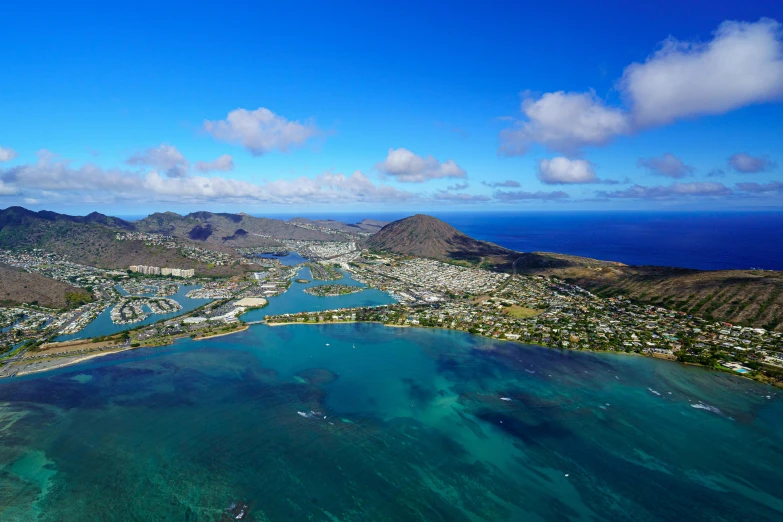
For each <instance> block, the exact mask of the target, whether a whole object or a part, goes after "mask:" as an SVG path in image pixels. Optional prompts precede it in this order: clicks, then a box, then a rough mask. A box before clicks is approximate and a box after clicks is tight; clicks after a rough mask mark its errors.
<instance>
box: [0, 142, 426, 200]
mask: <svg viewBox="0 0 783 522" xmlns="http://www.w3.org/2000/svg"><path fill="white" fill-rule="evenodd" d="M0 194H3V195H16V194H21V195H22V196H24V197H31V198H37V199H40V200H44V201H45V200H51V199H53V198H55V197H56V198H60V199H62V200H63V201H78V202H82V203H85V202H91V203H111V202H136V201H145V202H149V201H161V202H174V203H183V202H191V203H200V202H205V203H227V202H228V203H233V202H236V203H247V204H257V203H276V204H288V203H362V202H368V203H373V202H394V201H409V200H414V199H416V198H417V197H418V196H417V195H416V194H413V193H410V192H406V191H403V190H399V189H397V188H394V187H391V186H388V185H382V184H375V183H373V182H372V181H371V180H370V179H369V178H368V177H367V176H366V175H365V174H364V173H362V172H360V171H356V172H354V173H353V174H351V175H344V174H341V173H330V172H327V173H324V174H321V175H319V176H316V177H314V178H307V177H300V178H298V179H295V180H277V181H272V182H268V183H264V184H256V183H251V182H248V181H244V180H239V179H231V178H225V177H220V176H212V177H206V176H188V177H171V176H168V175H165V174H161V173H160V172H158V171H157V170H151V171H149V172H147V173H141V172H138V171H123V170H119V169H103V168H101V167H98V166H96V165H93V164H85V165H83V166H79V167H73V166H71V165H70V163H69V162H68V161H65V160H59V159H57V158H56V157H55V156H54V155H53V154H51V153H49V152H48V151H41V153H39V159H38V161H37V162H36V163H35V164H30V165H20V166H16V167H12V168H9V169H6V170H0Z"/></svg>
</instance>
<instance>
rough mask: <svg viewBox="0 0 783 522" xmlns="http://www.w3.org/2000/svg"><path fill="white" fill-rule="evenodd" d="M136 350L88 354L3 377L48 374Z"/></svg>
mask: <svg viewBox="0 0 783 522" xmlns="http://www.w3.org/2000/svg"><path fill="white" fill-rule="evenodd" d="M136 348H142V347H141V346H134V347H130V346H129V347H127V348H121V349H119V350H112V351H110V352H108V351H107V352H99V353H93V354H90V355H84V356H80V357H78V358H77V359H74V360H72V361H65V362H63V363H61V364H56V365H54V366H47V367H45V368H37V369H35V370H23V371H20V372H17V373H15V374H13V375H7V376H5V377H21V376H23V375H31V374H34V373H42V372H48V371H50V370H57V369H58V368H65V367H66V366H72V365H74V364H78V363H80V362H84V361H89V360H90V359H96V358H98V357H103V356H105V355H111V354H114V353H122V352H127V351H129V350H135V349H136ZM66 357H67V356H66Z"/></svg>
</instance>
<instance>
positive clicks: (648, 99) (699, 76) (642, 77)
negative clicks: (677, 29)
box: [620, 18, 783, 126]
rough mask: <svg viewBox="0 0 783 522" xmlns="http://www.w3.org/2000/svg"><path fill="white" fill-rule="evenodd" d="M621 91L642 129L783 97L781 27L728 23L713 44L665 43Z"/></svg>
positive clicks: (626, 78)
mask: <svg viewBox="0 0 783 522" xmlns="http://www.w3.org/2000/svg"><path fill="white" fill-rule="evenodd" d="M620 88H621V90H622V92H623V93H624V94H625V96H627V98H628V100H629V102H630V105H631V109H632V111H633V118H634V122H635V124H636V125H638V126H653V125H662V124H666V123H671V122H672V121H674V120H677V119H680V118H688V117H694V116H702V115H707V114H723V113H725V112H728V111H730V110H732V109H737V108H739V107H743V106H745V105H750V104H754V103H761V102H767V101H772V100H776V99H779V98H780V97H781V96H783V44H781V35H780V24H779V23H778V22H776V21H775V20H770V19H768V18H763V19H761V20H759V21H758V22H755V23H747V22H732V21H727V22H723V23H722V24H721V25H720V26H719V27H718V29H717V30H716V31H715V33H714V36H713V39H712V40H710V41H709V42H707V43H698V42H683V41H679V40H676V39H674V38H668V39H667V40H665V41H664V42H663V44H662V46H661V48H660V49H659V50H658V51H656V52H655V53H653V54H652V56H650V57H649V58H647V60H646V61H645V62H644V63H634V64H631V65H629V66H628V67H627V68H626V69H625V71H624V72H623V77H622V79H621V80H620Z"/></svg>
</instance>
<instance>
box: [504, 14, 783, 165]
mask: <svg viewBox="0 0 783 522" xmlns="http://www.w3.org/2000/svg"><path fill="white" fill-rule="evenodd" d="M617 87H618V90H619V92H620V94H621V95H622V98H623V99H624V100H625V103H626V107H624V108H623V107H611V106H609V105H607V104H606V103H605V102H604V101H603V100H601V99H600V98H598V97H597V96H596V95H595V94H594V93H593V92H563V91H557V92H549V93H545V94H543V95H542V96H540V97H538V98H531V97H529V96H526V97H525V100H524V101H523V103H522V114H523V116H524V118H523V119H522V120H519V121H516V123H515V125H514V127H512V128H510V129H506V130H503V131H501V133H500V152H501V153H502V154H507V155H517V154H524V153H526V152H527V151H528V149H529V148H530V147H531V146H532V145H533V144H540V145H543V146H544V147H546V148H547V149H549V150H554V151H558V152H561V153H564V154H568V155H573V154H577V153H579V152H580V151H581V149H582V148H584V147H586V146H600V145H605V144H607V143H609V142H610V141H612V139H614V138H615V137H617V136H620V135H623V134H629V133H632V132H636V131H639V130H641V129H644V128H649V127H653V126H659V125H665V124H669V123H672V122H674V121H676V120H679V119H683V118H692V117H697V116H703V115H713V114H723V113H726V112H728V111H731V110H733V109H738V108H740V107H744V106H747V105H751V104H756V103H764V102H770V101H775V100H779V99H781V98H783V41H782V40H781V26H780V24H779V23H778V22H777V21H775V20H771V19H768V18H763V19H761V20H759V21H758V22H755V23H747V22H732V21H726V22H724V23H722V24H721V25H720V26H719V27H718V29H717V30H716V31H715V33H714V36H713V38H712V40H710V41H709V42H707V43H699V42H682V41H678V40H675V39H674V38H669V39H667V40H665V41H664V42H663V43H662V45H661V48H660V49H659V50H658V51H656V52H655V53H653V54H652V55H651V56H650V57H649V58H647V60H646V61H645V62H644V63H633V64H631V65H629V66H628V67H626V69H625V70H624V71H623V76H622V78H621V79H620V80H619V81H618V83H617Z"/></svg>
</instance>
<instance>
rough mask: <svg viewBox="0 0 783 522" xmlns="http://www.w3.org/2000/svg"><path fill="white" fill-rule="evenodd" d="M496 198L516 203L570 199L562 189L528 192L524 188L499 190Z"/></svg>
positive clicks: (503, 201) (504, 201)
mask: <svg viewBox="0 0 783 522" xmlns="http://www.w3.org/2000/svg"><path fill="white" fill-rule="evenodd" d="M494 196H495V199H496V200H498V201H500V202H502V203H514V202H516V201H530V200H544V201H556V200H562V199H568V198H570V197H571V196H569V195H568V194H567V193H565V192H563V191H562V190H555V191H552V192H543V191H538V192H526V191H524V190H513V191H503V190H498V191H497V192H495V194H494Z"/></svg>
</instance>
